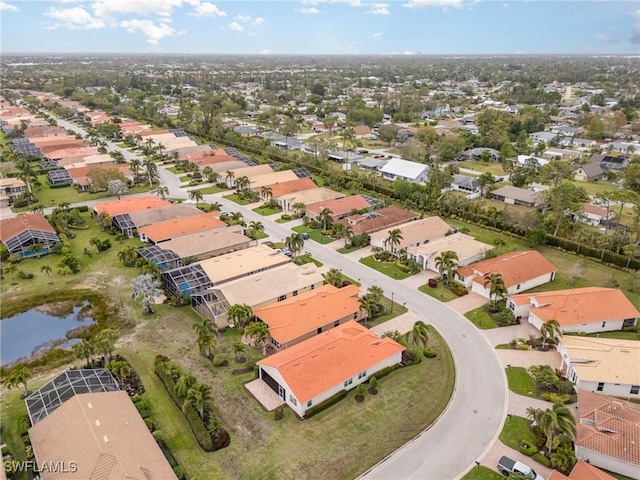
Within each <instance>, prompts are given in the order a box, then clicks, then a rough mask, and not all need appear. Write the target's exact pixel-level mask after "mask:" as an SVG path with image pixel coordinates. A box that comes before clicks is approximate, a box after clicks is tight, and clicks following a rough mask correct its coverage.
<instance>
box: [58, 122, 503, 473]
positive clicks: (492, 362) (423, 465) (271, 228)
mask: <svg viewBox="0 0 640 480" xmlns="http://www.w3.org/2000/svg"><path fill="white" fill-rule="evenodd" d="M58 123H59V124H60V125H61V126H63V127H65V128H69V129H71V130H74V131H76V132H79V133H83V134H86V132H85V131H84V130H83V129H82V128H80V127H78V126H77V125H75V124H72V123H69V122H67V121H65V120H63V119H58ZM109 148H110V149H112V150H119V151H122V152H123V153H124V154H125V157H126V158H127V159H131V158H133V157H135V156H136V155H135V154H133V153H131V152H129V151H128V150H125V149H121V148H119V147H117V146H116V145H113V144H111V143H110V144H109ZM159 171H160V177H161V182H162V184H163V185H166V186H168V187H169V191H170V192H171V193H170V195H171V197H173V198H186V197H187V193H186V192H185V191H184V190H180V183H179V180H178V178H177V176H176V175H173V174H172V173H171V172H168V171H167V170H165V169H164V168H160V169H159ZM198 188H201V187H200V186H199V187H198ZM205 200H206V201H208V202H213V201H218V202H220V203H221V204H222V205H223V207H224V209H225V210H228V211H240V212H241V213H242V214H243V216H244V218H245V221H247V222H250V221H254V220H255V221H260V222H262V223H263V224H264V226H265V233H267V234H269V235H270V236H271V238H272V239H275V240H279V239H284V238H285V237H287V236H288V235H290V234H291V230H290V229H289V228H287V227H286V226H284V225H282V224H278V223H275V222H273V221H271V220H269V219H267V218H265V217H262V216H260V215H258V214H257V213H255V212H253V211H251V210H250V209H248V208H246V207H243V206H241V205H238V204H236V203H233V202H231V201H229V200H226V199H224V198H221V196H219V195H206V196H205ZM304 249H305V251H306V252H309V253H311V254H312V255H313V257H314V258H316V259H318V260H319V261H321V262H323V263H324V264H326V265H328V266H332V267H336V268H340V269H342V271H343V272H344V273H345V274H346V275H348V276H350V277H351V278H355V279H359V280H360V282H361V283H362V285H363V288H366V287H368V286H371V285H378V286H380V287H381V288H382V289H383V290H384V292H385V295H386V296H390V294H391V292H393V299H394V301H395V302H398V303H400V304H406V306H407V307H408V308H409V309H411V310H413V311H415V312H417V313H419V314H420V315H422V316H423V317H424V318H425V319H426V320H427V321H428V322H429V323H431V324H432V325H433V326H434V327H435V328H436V329H437V330H438V331H439V332H440V333H441V335H442V336H443V337H444V339H445V341H446V342H447V344H448V345H449V347H450V348H451V351H452V353H453V356H454V360H455V365H456V374H457V378H456V386H455V392H454V395H453V398H452V399H451V402H450V404H449V406H448V407H447V410H446V411H445V412H444V414H443V415H442V416H441V417H440V419H439V420H438V421H437V422H436V423H435V424H434V425H433V426H432V427H431V428H430V429H429V430H427V431H425V432H422V433H421V434H420V435H419V436H418V437H416V438H415V439H414V440H412V441H411V442H409V443H407V444H406V445H404V446H403V447H401V448H400V449H398V450H397V451H396V452H394V453H393V454H391V455H390V456H389V457H387V458H386V459H384V460H383V461H381V462H380V463H379V464H378V465H376V466H374V467H373V468H372V469H370V470H369V471H368V472H366V473H365V474H364V475H363V476H362V477H361V478H366V479H381V480H391V479H420V480H452V479H454V478H456V477H459V476H460V475H461V474H462V473H463V472H464V471H465V470H466V469H467V468H468V467H469V466H470V465H472V464H473V462H474V461H475V460H477V459H478V458H481V457H482V455H483V454H484V452H485V451H486V450H487V449H488V448H489V447H490V446H491V445H492V443H493V442H494V441H495V438H496V436H497V434H498V431H499V429H500V428H501V426H502V422H503V420H504V417H505V408H506V402H507V390H506V379H505V375H504V371H503V369H502V366H501V365H500V362H499V361H498V357H497V356H496V354H495V351H494V349H493V348H492V347H491V345H490V344H489V342H488V341H487V340H486V339H485V338H484V336H483V335H482V334H481V333H480V331H478V330H477V329H476V328H475V327H474V326H473V324H471V322H469V321H468V320H467V319H465V318H464V317H463V316H462V315H460V314H459V313H457V312H455V311H453V310H451V309H450V308H449V307H448V306H447V305H445V304H444V303H441V302H439V301H438V300H436V299H434V298H432V297H430V296H428V295H424V294H422V293H420V292H417V291H415V290H413V289H411V288H409V287H406V286H404V285H403V284H402V283H399V282H397V281H395V280H393V279H392V278H390V277H387V276H386V275H383V274H381V273H379V272H377V271H375V270H372V269H370V268H368V267H366V266H364V265H362V264H361V263H359V262H357V261H355V260H352V259H350V258H348V257H346V256H344V255H341V254H339V253H337V252H335V251H333V250H331V249H329V248H326V247H324V246H322V245H320V244H317V243H315V242H313V241H307V242H306V243H305V248H304ZM417 408H420V405H419V404H418V405H407V410H406V415H407V416H410V415H411V411H412V410H413V409H417ZM390 433H391V432H390Z"/></svg>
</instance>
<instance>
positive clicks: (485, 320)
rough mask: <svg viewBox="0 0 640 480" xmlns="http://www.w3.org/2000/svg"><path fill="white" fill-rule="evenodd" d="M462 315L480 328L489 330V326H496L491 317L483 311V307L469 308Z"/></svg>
mask: <svg viewBox="0 0 640 480" xmlns="http://www.w3.org/2000/svg"><path fill="white" fill-rule="evenodd" d="M464 316H465V317H467V318H468V319H469V320H471V323H473V324H474V325H475V326H476V327H478V328H479V329H481V330H489V329H491V328H497V327H498V325H496V322H494V321H493V318H491V317H490V316H489V314H488V313H487V312H485V311H484V307H478V308H476V309H475V310H471V311H470V312H467V313H465V314H464Z"/></svg>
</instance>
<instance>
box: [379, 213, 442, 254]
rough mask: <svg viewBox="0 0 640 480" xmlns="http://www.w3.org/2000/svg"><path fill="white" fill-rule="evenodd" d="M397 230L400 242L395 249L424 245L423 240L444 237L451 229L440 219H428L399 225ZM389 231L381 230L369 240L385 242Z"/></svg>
mask: <svg viewBox="0 0 640 480" xmlns="http://www.w3.org/2000/svg"><path fill="white" fill-rule="evenodd" d="M395 228H398V229H399V230H400V231H401V232H402V240H401V241H400V244H399V245H397V246H396V248H407V247H410V246H412V245H416V244H418V243H424V241H425V240H433V239H436V238H440V237H442V236H444V235H445V234H446V233H447V232H449V231H450V230H451V227H450V226H449V225H448V224H447V223H446V222H445V221H444V220H442V219H441V218H440V217H428V218H423V219H422V220H415V221H413V222H409V223H405V224H403V225H400V226H399V227H395ZM390 231H391V230H381V231H379V232H374V233H372V234H371V235H370V236H371V240H372V242H373V241H374V240H378V241H383V242H384V241H385V240H386V239H387V238H388V237H389V232H390Z"/></svg>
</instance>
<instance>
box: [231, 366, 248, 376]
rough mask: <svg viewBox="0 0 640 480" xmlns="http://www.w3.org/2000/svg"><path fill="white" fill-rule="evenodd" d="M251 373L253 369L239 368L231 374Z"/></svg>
mask: <svg viewBox="0 0 640 480" xmlns="http://www.w3.org/2000/svg"><path fill="white" fill-rule="evenodd" d="M251 372H253V367H247V368H239V369H237V370H234V371H233V372H231V373H233V374H234V375H244V374H246V373H251Z"/></svg>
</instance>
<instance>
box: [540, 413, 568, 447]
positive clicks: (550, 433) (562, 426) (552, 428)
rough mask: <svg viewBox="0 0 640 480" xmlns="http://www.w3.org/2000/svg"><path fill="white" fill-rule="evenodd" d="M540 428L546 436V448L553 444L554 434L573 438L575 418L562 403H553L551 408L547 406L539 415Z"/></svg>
mask: <svg viewBox="0 0 640 480" xmlns="http://www.w3.org/2000/svg"><path fill="white" fill-rule="evenodd" d="M539 425H540V428H541V429H542V431H543V432H544V433H545V435H546V436H547V444H546V445H547V449H548V450H551V447H552V446H553V437H554V436H555V435H556V434H562V435H566V436H567V437H569V438H571V439H573V438H575V435H576V419H575V417H574V416H573V415H572V413H571V410H570V409H569V408H568V407H567V406H566V405H564V404H563V403H554V404H553V407H552V408H547V409H546V410H545V411H544V412H542V414H541V415H540V423H539Z"/></svg>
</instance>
